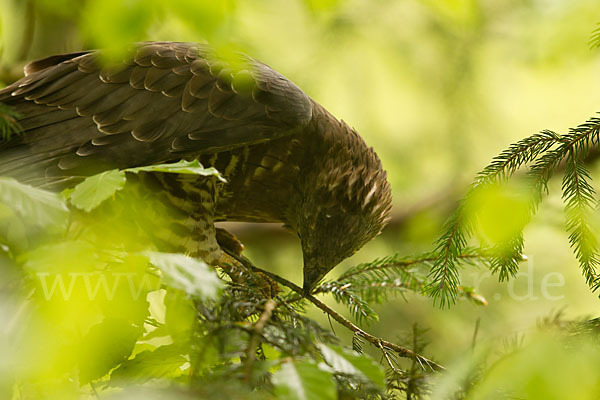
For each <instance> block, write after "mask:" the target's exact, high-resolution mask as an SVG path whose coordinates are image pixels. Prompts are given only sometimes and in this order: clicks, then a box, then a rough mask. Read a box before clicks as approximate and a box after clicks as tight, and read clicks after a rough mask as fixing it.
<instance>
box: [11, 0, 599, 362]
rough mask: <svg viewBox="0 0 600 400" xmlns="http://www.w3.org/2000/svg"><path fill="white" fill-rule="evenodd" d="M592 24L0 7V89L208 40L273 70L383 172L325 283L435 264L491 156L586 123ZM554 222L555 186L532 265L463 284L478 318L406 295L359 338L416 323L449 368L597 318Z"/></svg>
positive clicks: (133, 5)
mask: <svg viewBox="0 0 600 400" xmlns="http://www.w3.org/2000/svg"><path fill="white" fill-rule="evenodd" d="M167 3H168V4H167ZM213 3H214V4H213ZM598 21H600V3H598V1H596V0H572V1H564V0H346V1H343V0H304V1H303V0H254V1H242V0H239V1H223V2H209V1H206V2H204V1H193V0H180V1H173V0H171V1H170V2H166V1H159V0H146V1H138V0H129V1H118V0H87V1H69V0H60V1H59V0H2V1H0V24H1V27H0V30H1V36H2V43H1V45H2V48H1V50H2V53H1V65H0V79H1V80H2V81H4V83H9V82H11V81H12V80H14V79H16V78H18V76H19V74H20V71H21V70H22V66H23V65H24V63H25V62H26V61H28V60H32V59H36V58H40V57H43V56H46V55H50V54H55V53H58V52H66V51H76V50H80V49H82V48H96V47H110V48H111V49H112V50H113V51H114V54H116V55H118V54H119V49H120V46H122V45H123V44H125V43H129V42H132V41H139V40H177V41H203V40H207V41H209V42H210V43H212V44H213V45H214V46H216V47H217V48H219V49H222V50H223V51H225V52H226V51H231V50H241V51H244V52H245V53H247V54H249V55H251V56H253V57H255V58H257V59H260V60H261V61H263V62H265V63H267V64H269V65H270V66H271V67H273V68H274V69H276V70H278V71H280V72H281V73H283V74H284V75H285V76H287V77H288V78H290V79H291V80H292V81H294V82H295V83H296V84H298V86H300V87H301V88H302V89H303V90H304V91H305V92H306V93H307V94H308V95H309V96H311V97H312V98H314V99H315V100H316V101H318V102H319V103H321V104H322V105H324V106H325V107H326V108H327V109H328V110H330V111H331V112H332V113H333V114H334V115H336V116H337V117H338V118H341V119H344V120H345V121H347V122H348V123H349V124H350V125H352V126H354V127H355V128H356V129H357V131H358V132H360V133H361V135H362V136H363V137H364V139H365V140H366V141H367V143H368V144H369V145H371V146H373V147H374V148H375V149H376V151H377V153H378V154H379V155H380V157H381V159H382V161H383V164H384V166H385V168H386V169H387V171H388V175H389V180H390V182H391V185H392V188H393V193H394V211H393V219H392V221H391V223H390V225H389V226H388V227H387V228H386V229H385V230H384V232H383V234H382V235H381V236H379V237H378V238H377V239H375V240H374V241H372V242H371V243H369V244H368V245H366V246H365V247H364V249H362V250H361V251H360V252H359V253H357V254H356V255H355V256H353V257H352V258H351V259H349V260H346V261H345V262H344V263H343V265H342V266H340V267H338V268H337V269H336V270H334V271H333V272H332V273H331V276H336V275H338V274H339V273H340V272H341V271H342V270H343V269H344V268H345V267H348V266H350V265H355V264H356V263H358V262H362V261H370V260H373V259H374V258H376V257H381V256H385V255H390V254H393V253H400V254H403V255H411V254H417V253H420V252H423V251H428V250H431V249H432V248H433V245H432V243H433V242H434V240H435V239H436V238H437V236H438V235H439V234H440V230H441V226H442V223H443V221H444V219H445V218H446V217H447V215H448V214H449V212H450V211H451V210H452V208H453V207H454V206H455V204H456V201H457V200H458V199H459V198H460V197H461V196H462V195H463V194H464V193H465V191H466V188H467V186H468V184H469V183H470V181H471V180H472V179H473V177H474V176H475V174H476V173H477V172H478V171H479V170H481V169H482V168H483V167H484V166H485V165H486V164H487V163H488V162H489V161H490V160H491V159H492V157H494V156H495V155H496V154H498V153H499V152H500V151H501V150H503V149H504V148H506V147H507V146H508V145H509V144H510V143H512V142H514V141H516V140H518V139H521V138H523V137H525V136H528V135H530V134H532V133H535V132H537V131H540V130H542V129H551V130H554V131H556V132H558V133H565V132H566V131H567V130H568V128H569V127H574V126H576V125H578V124H580V123H582V122H584V121H585V120H586V119H587V118H589V117H591V116H593V115H594V114H595V113H596V112H597V111H598V110H599V109H600V90H598V87H600V50H598V49H592V48H590V45H589V41H590V37H591V35H592V32H593V30H594V29H595V28H596V27H597V23H598ZM597 172H600V171H597V168H595V172H594V174H595V175H597ZM562 208H563V205H562V203H561V199H560V182H559V181H557V182H552V184H551V187H550V196H549V197H548V198H547V199H546V200H545V201H544V203H543V205H542V207H541V210H540V212H539V214H538V215H537V216H536V217H535V218H534V220H533V222H532V223H531V224H530V225H529V226H528V228H527V229H526V232H525V243H526V247H525V254H526V255H527V257H528V262H525V263H523V265H522V273H521V274H520V276H518V277H517V278H516V279H515V280H514V281H511V283H509V284H507V283H498V282H496V278H495V277H491V276H490V275H489V273H487V272H486V270H484V269H477V268H475V267H466V268H465V269H464V270H463V282H464V284H465V285H466V286H473V287H475V288H476V289H477V290H478V291H479V292H480V293H481V294H482V295H483V296H484V297H485V298H486V299H487V301H488V305H487V306H485V307H482V306H477V305H475V304H473V303H472V302H466V301H461V302H459V303H458V304H457V305H456V306H454V307H452V308H449V309H439V308H436V307H434V306H433V302H432V300H431V299H429V298H427V297H423V296H419V295H415V294H407V295H406V297H405V298H404V299H402V298H399V299H397V300H395V301H393V302H392V303H390V304H385V305H382V306H381V307H379V308H378V311H379V313H380V321H379V322H378V323H376V324H374V325H372V326H371V328H370V329H371V331H372V332H373V333H375V334H378V335H380V336H385V337H387V338H388V339H397V338H404V337H405V335H406V334H407V332H409V331H410V330H411V329H412V326H413V324H415V323H418V325H419V326H420V327H422V328H428V329H429V331H428V332H427V334H426V337H427V338H428V339H429V341H430V344H429V347H428V348H427V352H428V353H431V354H435V356H436V358H437V359H438V360H439V361H441V362H442V363H444V364H452V363H453V362H456V361H457V360H459V359H460V358H461V357H462V355H463V354H464V353H465V352H467V351H469V349H471V348H472V345H473V336H474V334H475V332H476V331H477V332H476V341H477V343H482V344H484V343H487V344H489V343H501V342H503V341H507V340H513V339H514V340H518V338H519V337H520V336H522V335H526V334H527V333H528V332H530V331H532V330H534V329H535V327H536V325H537V324H538V323H539V321H540V320H541V319H543V318H546V317H548V316H551V315H553V314H556V313H558V312H561V313H563V315H565V316H567V317H570V318H576V317H584V316H591V317H595V316H597V314H598V311H597V310H598V299H597V296H596V295H595V294H593V293H591V292H590V291H589V289H588V287H587V286H586V284H585V281H584V278H583V277H582V276H581V274H580V273H579V268H578V265H577V262H576V260H575V258H574V256H573V255H572V252H571V250H570V248H569V245H568V239H567V234H565V232H564V217H563V214H562ZM498 223H500V224H501V223H502V221H498ZM228 226H229V227H230V228H231V229H232V230H233V231H235V232H236V233H237V234H238V236H239V237H240V239H241V240H242V241H243V242H244V243H245V245H246V255H247V256H249V257H250V258H251V259H252V260H253V261H254V262H255V263H256V264H257V265H259V266H262V267H263V268H266V269H269V270H271V271H274V272H277V273H279V274H281V275H283V276H285V277H287V278H289V279H291V280H293V281H295V282H300V281H301V276H302V272H301V266H302V262H301V260H302V258H301V253H300V247H299V243H298V241H297V239H296V238H295V237H293V236H290V235H288V234H286V233H285V232H284V231H283V230H281V229H279V227H277V226H273V225H266V226H258V225H240V224H228ZM549 274H553V275H549ZM549 276H550V277H549ZM544 282H545V283H546V284H548V282H551V283H554V284H556V285H555V286H544V285H543V284H544ZM561 283H563V284H561ZM314 316H315V317H316V318H320V316H319V313H318V312H317V311H314ZM322 321H323V322H325V323H327V322H326V320H325V319H324V317H323V319H322ZM476 327H477V328H476ZM340 331H341V329H340ZM339 333H340V334H343V332H339Z"/></svg>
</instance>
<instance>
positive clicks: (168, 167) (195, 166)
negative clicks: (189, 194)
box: [124, 160, 226, 182]
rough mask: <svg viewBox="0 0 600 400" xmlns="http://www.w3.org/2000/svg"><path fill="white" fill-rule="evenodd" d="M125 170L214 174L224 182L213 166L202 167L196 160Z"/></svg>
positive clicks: (133, 171)
mask: <svg viewBox="0 0 600 400" xmlns="http://www.w3.org/2000/svg"><path fill="white" fill-rule="evenodd" d="M124 171H125V172H132V173H134V174H137V173H138V172H140V171H144V172H169V173H173V174H189V175H201V176H214V177H216V178H217V179H219V180H220V181H222V182H226V180H225V178H223V176H221V174H220V173H219V171H217V170H216V169H215V168H213V167H210V168H204V167H203V166H202V164H200V162H199V161H198V160H193V161H186V160H181V161H179V162H176V163H171V164H157V165H148V166H146V167H137V168H128V169H125V170H124Z"/></svg>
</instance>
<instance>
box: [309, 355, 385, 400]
mask: <svg viewBox="0 0 600 400" xmlns="http://www.w3.org/2000/svg"><path fill="white" fill-rule="evenodd" d="M318 346H319V350H320V351H321V354H322V355H323V359H324V360H325V362H326V363H327V364H328V365H329V366H330V367H331V368H333V370H334V371H335V372H337V373H339V374H343V375H352V376H355V377H356V378H358V379H359V380H362V381H367V382H372V383H373V384H374V385H375V386H377V387H379V388H380V389H382V390H383V389H385V375H384V373H383V369H382V368H381V366H380V365H379V364H377V363H376V362H375V361H373V359H371V358H370V357H369V356H367V355H366V354H358V353H357V352H355V351H353V350H350V349H346V348H343V347H340V346H326V345H324V344H319V345H318Z"/></svg>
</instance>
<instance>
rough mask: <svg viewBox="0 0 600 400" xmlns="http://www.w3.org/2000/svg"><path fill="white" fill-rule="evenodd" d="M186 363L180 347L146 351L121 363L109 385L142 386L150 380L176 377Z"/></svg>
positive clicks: (165, 347)
mask: <svg viewBox="0 0 600 400" xmlns="http://www.w3.org/2000/svg"><path fill="white" fill-rule="evenodd" d="M185 362H187V359H186V358H185V357H184V356H182V355H181V346H178V345H175V344H171V345H167V346H162V347H159V348H157V349H156V350H154V351H150V350H146V351H142V352H141V353H139V354H137V355H136V356H135V358H133V359H130V360H127V361H125V362H124V363H122V364H121V365H120V366H119V368H117V369H116V370H114V371H113V372H112V374H111V376H110V383H111V385H121V384H128V385H130V384H142V383H144V382H146V381H148V380H150V379H154V378H162V377H165V376H173V375H175V376H176V375H178V374H179V372H180V371H181V370H180V367H181V366H182V365H183V364H184V363H185Z"/></svg>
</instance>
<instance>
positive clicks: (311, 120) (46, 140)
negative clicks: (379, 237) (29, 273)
mask: <svg viewBox="0 0 600 400" xmlns="http://www.w3.org/2000/svg"><path fill="white" fill-rule="evenodd" d="M239 57H240V59H239V61H240V62H241V63H240V64H239V65H242V66H243V67H242V68H231V67H230V65H229V64H227V63H225V62H223V61H217V60H216V59H214V58H212V57H210V56H209V50H208V49H207V48H206V47H204V46H202V45H197V44H190V43H171V42H156V43H143V44H141V45H138V46H136V47H135V48H134V49H132V56H131V58H129V59H128V60H127V61H125V62H124V63H122V64H121V65H116V66H111V67H102V66H101V65H100V64H99V62H98V55H97V52H80V53H74V54H67V55H61V56H53V57H50V58H47V59H44V60H40V61H36V62H33V63H31V64H29V65H28V66H27V67H26V69H25V71H26V76H25V77H24V78H23V79H21V80H20V81H18V82H15V83H14V84H12V85H10V86H9V87H7V88H5V89H3V90H2V91H0V102H3V103H6V104H8V105H10V106H12V107H14V109H15V110H16V111H17V112H19V113H20V114H21V119H20V124H21V126H22V127H23V129H24V131H25V132H24V133H23V134H22V135H19V136H17V137H13V138H12V139H11V140H9V141H5V142H1V141H0V175H9V176H14V177H16V178H17V179H19V180H21V181H23V182H27V183H30V184H34V185H38V186H42V187H49V188H61V187H65V186H69V185H72V184H74V183H76V182H78V181H79V180H81V177H83V176H87V175H90V174H93V173H97V172H100V171H102V170H105V169H108V168H129V167H135V166H141V165H150V164H156V163H164V162H173V161H178V160H180V159H182V158H184V159H199V160H200V161H201V163H202V164H203V165H204V166H214V167H216V168H217V169H218V170H219V171H220V172H221V173H222V174H223V175H224V177H225V178H226V180H227V183H225V184H220V185H217V184H215V183H214V182H212V183H210V182H207V181H206V180H202V179H200V178H196V177H190V176H179V175H172V174H156V176H155V177H154V179H155V180H156V181H157V182H158V184H159V185H160V187H161V188H162V189H164V192H165V193H166V195H167V197H168V199H169V200H170V201H171V202H172V203H173V204H174V205H175V206H176V207H178V208H179V209H182V210H184V211H185V212H187V213H189V215H190V216H192V217H193V218H191V220H192V221H193V223H192V224H191V225H190V224H189V223H188V226H184V227H183V228H184V230H185V229H187V231H188V232H189V233H190V235H191V236H193V237H194V238H195V240H194V241H193V243H194V245H189V244H187V245H185V246H184V248H183V250H185V251H188V252H189V253H191V254H193V255H197V256H201V257H204V258H205V259H206V260H207V261H208V262H212V263H215V262H216V261H217V260H218V258H219V255H220V252H221V250H220V248H219V247H218V245H217V244H216V239H215V228H214V225H213V222H215V221H224V220H227V221H257V222H282V223H283V224H285V225H286V226H287V227H288V228H290V229H291V230H292V231H294V232H296V233H297V234H298V236H299V237H300V240H301V242H302V250H303V254H304V286H305V289H306V290H309V289H310V288H312V287H313V286H314V284H315V283H316V282H318V281H319V280H320V279H321V278H322V277H323V276H324V275H325V274H326V273H327V272H328V271H329V270H331V268H333V267H334V266H335V265H336V264H338V263H339V262H340V261H341V260H343V259H344V258H346V257H348V256H349V255H351V254H352V253H354V252H355V251H356V250H358V249H359V248H360V247H361V246H362V245H363V244H364V243H366V242H367V241H368V240H370V239H371V238H373V237H374V236H375V235H376V234H378V233H379V232H380V231H381V229H382V228H383V226H384V224H385V221H386V218H387V215H388V214H389V210H390V204H391V192H390V188H389V185H388V182H387V180H386V174H385V172H384V171H383V169H382V167H381V163H380V161H379V159H378V157H377V155H376V154H375V152H374V151H373V150H372V149H371V148H368V147H367V146H366V144H365V143H364V141H363V140H362V138H361V137H360V136H359V135H358V134H357V133H356V132H355V131H354V130H353V129H351V128H350V127H349V126H348V125H346V124H345V123H344V122H340V121H338V120H337V119H336V118H334V117H333V116H332V115H331V114H329V113H328V112H327V111H326V110H325V109H324V108H323V107H321V106H320V105H319V104H317V103H316V102H314V101H313V100H311V99H310V98H308V97H307V96H306V95H305V94H304V93H303V92H302V91H301V90H300V89H299V88H298V87H297V86H296V85H294V84H293V83H292V82H290V81H289V80H287V79H286V78H285V77H283V76H282V75H280V74H279V73H277V72H276V71H274V70H272V69H271V68H269V67H268V66H266V65H264V64H262V63H260V62H258V61H256V60H254V59H252V58H249V57H246V56H242V55H240V56H239ZM188 242H189V241H188Z"/></svg>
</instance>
